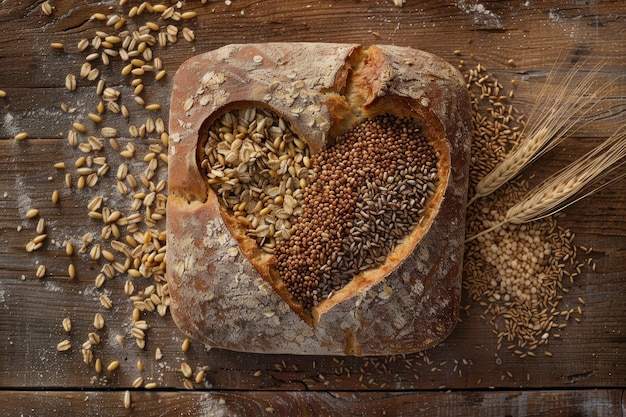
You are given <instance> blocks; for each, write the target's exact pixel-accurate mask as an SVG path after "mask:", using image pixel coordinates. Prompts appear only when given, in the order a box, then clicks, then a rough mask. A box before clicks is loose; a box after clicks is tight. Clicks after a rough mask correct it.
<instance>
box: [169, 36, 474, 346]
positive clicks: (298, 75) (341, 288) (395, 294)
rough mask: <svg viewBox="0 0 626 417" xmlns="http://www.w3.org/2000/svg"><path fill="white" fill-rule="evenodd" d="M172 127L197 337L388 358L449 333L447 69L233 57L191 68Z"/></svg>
mask: <svg viewBox="0 0 626 417" xmlns="http://www.w3.org/2000/svg"><path fill="white" fill-rule="evenodd" d="M169 123H170V126H169V130H170V147H169V196H168V205H167V239H168V245H167V246H168V249H167V265H168V268H167V279H168V283H169V287H170V294H171V296H172V305H171V312H172V316H173V318H174V320H175V322H176V324H177V325H178V326H179V328H180V329H181V330H182V331H183V332H185V333H186V334H187V335H189V336H190V337H193V338H196V339H198V340H200V341H202V342H204V343H206V344H207V345H209V346H211V347H216V348H224V349H230V350H237V351H247V352H259V353H290V354H311V355H386V354H401V353H410V352H416V351H420V350H424V349H427V348H430V347H432V346H433V345H435V344H437V343H439V342H441V341H442V340H443V339H444V338H445V337H447V335H448V334H449V333H450V332H451V331H452V329H453V328H454V325H455V323H456V321H457V319H458V310H459V303H460V292H461V271H462V256H463V240H464V230H465V227H464V226H465V223H464V219H465V202H466V197H467V196H466V194H467V179H468V166H469V141H470V138H469V135H470V133H469V131H470V130H469V129H470V126H471V125H470V123H471V122H470V107H469V98H468V94H467V91H466V88H465V85H464V81H463V78H462V77H461V76H460V74H459V73H458V71H456V69H455V68H454V67H452V66H451V65H449V64H448V63H446V62H445V61H443V60H442V59H440V58H438V57H436V56H433V55H431V54H428V53H426V52H423V51H418V50H414V49H410V48H405V47H396V46H386V45H380V46H378V45H377V46H371V47H369V48H367V49H365V48H363V47H361V46H359V45H351V44H319V43H267V44H247V45H228V46H225V47H222V48H220V49H217V50H215V51H211V52H208V53H205V54H203V55H199V56H196V57H194V58H191V59H189V60H188V61H186V62H185V63H184V64H183V65H182V66H181V68H180V69H179V70H178V72H177V73H176V76H175V78H174V82H173V88H172V98H171V104H170V122H169ZM272 123H274V124H273V125H272V126H271V127H270V124H272ZM372 132H374V133H372ZM376 132H378V133H376ZM372 138H373V139H372ZM368 141H370V142H368ZM246 147H248V148H246ZM357 152H361V153H357ZM246 164H247V165H246ZM422 172H423V173H422ZM283 178H284V181H283ZM329 178H330V179H329ZM281 181H282V182H281ZM368 187H369V188H368ZM368 190H369V191H368ZM377 193H378V194H377ZM381 193H382V194H381ZM383 194H384V195H383ZM381 195H382V197H381ZM372 196H373V197H372ZM371 201H375V202H377V204H378V205H377V206H376V207H375V208H373V206H372V204H374V203H371ZM403 219H404V220H403ZM406 219H408V220H406ZM403 222H404V223H403ZM377 228H378V229H377ZM379 229H380V230H381V232H380V233H379V232H378V231H372V230H379ZM387 229H389V230H387ZM392 241H393V242H392ZM312 242H313V243H312ZM346 265H347V266H346Z"/></svg>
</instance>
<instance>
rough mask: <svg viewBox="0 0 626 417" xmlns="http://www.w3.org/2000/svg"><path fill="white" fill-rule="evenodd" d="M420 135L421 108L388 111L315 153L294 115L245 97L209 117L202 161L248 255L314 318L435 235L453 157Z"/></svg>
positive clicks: (295, 305)
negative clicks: (444, 166)
mask: <svg viewBox="0 0 626 417" xmlns="http://www.w3.org/2000/svg"><path fill="white" fill-rule="evenodd" d="M381 107H382V108H387V106H381ZM399 113H404V114H406V113H408V111H407V110H403V111H400V112H399ZM423 130H424V129H423V121H422V120H421V119H420V118H419V117H417V115H415V114H413V115H410V116H404V117H402V116H396V115H394V114H389V113H384V114H380V115H376V116H372V117H371V118H365V119H363V120H361V121H359V122H358V123H356V124H355V126H353V127H352V128H350V129H348V130H347V131H345V132H344V133H343V134H341V135H339V136H338V137H336V138H331V139H330V140H329V144H328V145H327V146H325V147H324V148H322V149H319V150H318V151H317V152H312V151H311V148H310V147H309V145H308V143H309V142H310V140H309V139H308V138H306V137H304V136H301V135H299V134H297V133H296V132H295V131H294V129H293V127H292V126H291V125H290V123H289V122H288V121H287V120H286V118H284V117H282V116H281V115H279V114H277V113H276V112H275V111H273V110H272V109H269V108H268V107H267V106H266V105H263V104H262V103H240V104H239V107H238V106H236V105H235V106H231V107H230V108H229V110H227V111H224V112H220V113H217V114H215V115H214V116H213V117H212V118H210V119H208V120H207V122H206V123H205V124H204V128H203V130H202V133H203V134H202V136H201V146H199V147H198V149H199V166H200V167H201V168H202V170H203V175H204V176H205V178H206V181H207V182H208V184H209V187H208V190H209V191H208V192H209V193H210V194H211V193H212V194H214V196H215V197H216V198H217V201H219V204H220V208H221V210H220V211H221V215H222V218H223V219H224V221H225V223H226V224H227V225H228V227H229V230H230V231H231V234H232V235H233V236H234V237H235V238H236V240H237V241H238V242H239V245H240V248H241V249H242V253H243V254H244V255H245V256H246V257H248V259H249V260H250V262H251V263H252V264H253V265H254V266H255V267H256V268H257V270H258V271H259V272H260V273H261V275H262V276H263V277H264V278H265V279H266V281H268V282H269V283H270V284H271V285H272V287H273V288H274V290H275V291H276V292H277V293H278V294H279V295H280V296H281V297H282V298H283V299H284V300H285V301H286V302H287V304H288V305H289V306H291V308H292V309H293V310H294V311H296V312H297V313H298V314H299V315H300V316H301V317H302V318H303V319H304V320H305V321H307V322H309V323H311V324H314V323H315V322H316V321H317V320H319V316H320V315H321V314H323V313H324V312H325V311H328V310H329V309H330V308H332V306H333V305H335V304H337V303H338V302H341V301H343V300H345V299H346V298H349V297H350V296H351V295H355V294H357V293H358V292H359V291H361V290H362V289H364V288H366V287H367V286H370V285H372V284H374V283H376V282H378V281H380V280H382V279H383V278H385V277H386V276H387V275H388V274H389V273H391V272H392V271H393V270H395V269H396V268H397V266H398V265H399V264H400V263H402V261H404V259H405V258H406V257H407V256H408V255H409V254H410V253H411V252H412V250H413V248H414V247H415V245H416V244H417V243H418V242H419V238H420V236H422V235H423V234H424V233H425V232H426V231H427V230H428V227H429V226H430V223H431V221H432V217H431V213H433V212H435V211H436V209H437V206H438V204H439V202H438V199H436V198H435V197H436V196H437V195H439V196H441V195H442V191H441V190H440V188H441V184H445V182H446V180H445V178H444V179H443V180H442V179H441V178H440V174H439V165H440V164H439V160H440V158H441V155H442V154H444V155H445V154H447V152H442V149H436V147H435V146H433V143H431V142H432V141H431V140H429V139H428V138H427V137H426V136H425V133H424V132H423ZM435 143H436V145H437V144H440V143H439V142H435ZM438 190H439V192H438Z"/></svg>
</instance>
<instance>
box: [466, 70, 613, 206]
mask: <svg viewBox="0 0 626 417" xmlns="http://www.w3.org/2000/svg"><path fill="white" fill-rule="evenodd" d="M602 67H603V64H598V65H596V66H595V67H593V68H592V69H591V70H590V71H589V72H588V73H587V74H586V75H585V77H583V79H582V80H581V81H580V83H578V84H577V85H576V87H575V88H573V90H572V89H571V88H570V86H571V84H572V83H573V82H574V81H575V79H576V75H577V73H578V72H579V71H580V70H581V66H576V67H574V68H572V69H570V70H569V71H568V73H567V74H566V75H565V76H564V78H563V79H562V80H561V82H560V83H559V84H558V85H557V87H556V88H557V93H556V94H553V93H551V91H550V85H551V84H552V82H553V79H554V72H553V73H551V75H550V76H549V77H548V80H546V83H545V84H544V86H543V88H542V89H541V92H540V94H539V95H538V98H537V104H536V105H535V107H534V108H533V110H532V111H531V113H530V115H529V117H528V124H527V126H530V128H529V129H525V131H524V132H522V137H523V140H522V142H521V143H520V144H519V146H517V147H516V148H515V149H513V151H511V152H510V153H509V155H507V157H506V159H504V161H502V162H501V163H500V164H499V165H498V166H497V167H496V168H495V169H494V170H493V171H491V172H490V173H489V174H487V175H486V176H485V177H484V178H483V179H481V180H480V182H479V183H478V184H477V185H476V188H475V193H474V196H473V197H472V199H471V200H470V201H469V202H468V205H470V204H472V203H473V202H474V201H476V200H478V199H479V198H481V197H485V196H487V195H489V194H491V193H493V192H494V191H495V190H497V189H498V188H500V187H501V186H502V185H504V184H505V183H507V182H508V181H510V180H511V179H513V178H514V177H516V176H517V175H518V174H519V173H520V172H521V171H522V170H523V169H524V168H525V167H526V166H527V165H529V164H530V163H531V162H533V161H534V160H536V159H537V158H539V157H540V156H541V155H543V154H544V153H545V152H547V151H549V150H550V149H552V148H553V147H554V146H556V145H557V144H558V143H560V142H561V141H562V140H563V139H564V138H565V137H567V135H568V134H570V133H571V132H572V131H573V130H574V129H575V128H577V127H580V126H582V125H584V124H586V123H589V122H591V121H593V120H595V119H596V118H600V117H602V114H601V113H597V114H592V115H589V114H590V113H591V111H592V110H593V108H594V107H595V105H596V104H597V103H599V101H600V98H601V97H603V96H604V95H605V94H606V93H607V91H608V87H609V85H610V84H611V82H608V83H606V84H604V85H603V86H601V87H600V88H598V89H597V90H595V91H593V85H594V84H595V75H596V74H597V73H598V72H600V70H601V69H602ZM553 71H554V70H553Z"/></svg>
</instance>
